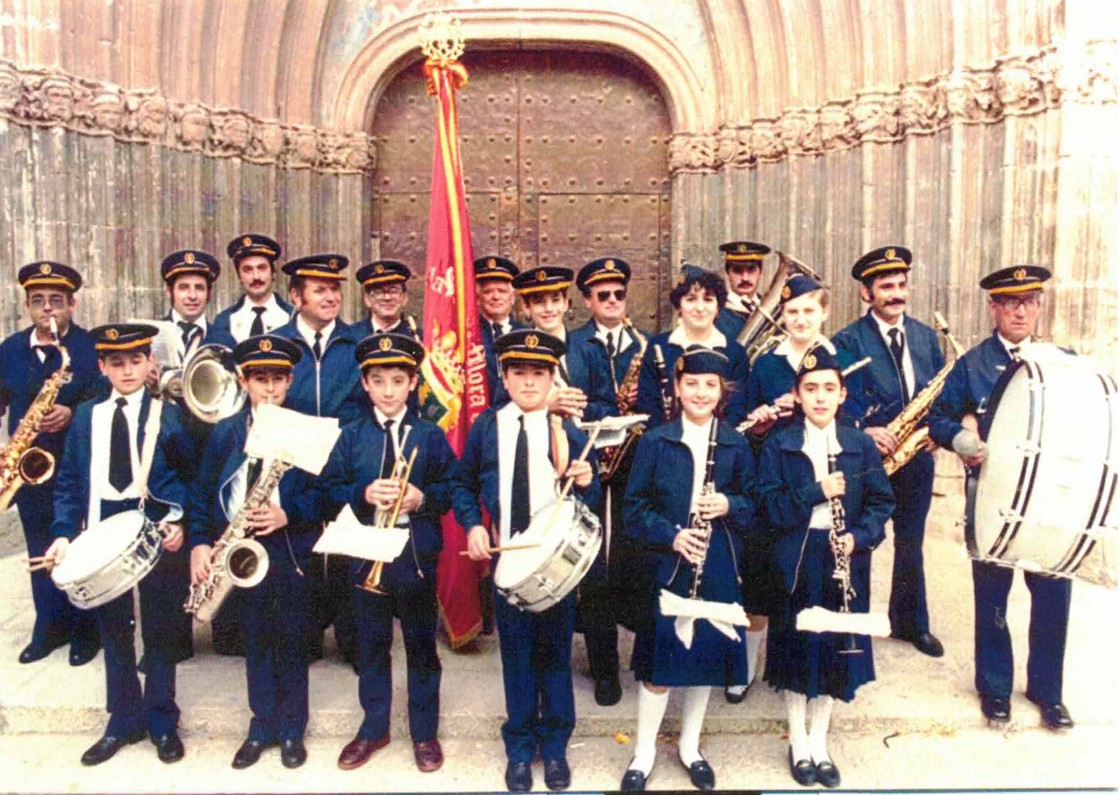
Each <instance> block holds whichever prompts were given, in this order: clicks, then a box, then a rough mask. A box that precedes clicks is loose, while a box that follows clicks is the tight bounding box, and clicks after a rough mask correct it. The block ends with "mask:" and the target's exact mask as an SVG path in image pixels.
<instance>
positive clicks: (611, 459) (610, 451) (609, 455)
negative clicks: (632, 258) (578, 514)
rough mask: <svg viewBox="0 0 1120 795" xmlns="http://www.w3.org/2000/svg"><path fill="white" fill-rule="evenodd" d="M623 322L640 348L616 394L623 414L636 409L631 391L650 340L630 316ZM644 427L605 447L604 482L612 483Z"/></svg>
mask: <svg viewBox="0 0 1120 795" xmlns="http://www.w3.org/2000/svg"><path fill="white" fill-rule="evenodd" d="M622 324H623V325H624V326H625V327H626V330H627V331H628V332H630V336H631V337H633V338H634V341H635V342H637V343H638V350H637V351H636V352H635V353H634V358H632V359H631V360H630V366H629V367H628V368H627V369H626V375H625V376H623V378H622V382H621V383H620V384H619V385H618V392H617V393H616V394H615V403H616V404H617V405H618V412H619V414H621V415H626V414H630V413H631V412H633V410H634V406H633V404H632V403H631V402H630V393H631V392H633V391H634V387H635V386H637V384H638V376H639V375H640V374H641V372H642V360H643V359H644V358H645V353H646V347H647V346H648V344H649V341H648V340H647V339H646V337H645V335H644V334H642V333H641V332H640V331H638V330H637V329H636V328H634V324H633V323H631V322H630V318H625V319H624V320H623V321H622ZM642 430H643V429H642V428H630V429H629V430H627V432H626V437H625V438H624V439H623V440H622V442H621V443H620V444H618V445H616V446H615V447H606V448H604V449H603V451H602V453H601V455H600V460H601V461H602V473H601V474H600V478H601V479H602V481H603V482H604V483H610V482H611V481H612V480H614V478H615V476H616V475H617V474H618V469H619V467H620V466H621V465H622V462H623V461H624V460H625V459H626V456H627V454H628V453H629V452H630V450H631V449H633V447H634V443H635V442H637V441H638V437H639V436H641V435H642Z"/></svg>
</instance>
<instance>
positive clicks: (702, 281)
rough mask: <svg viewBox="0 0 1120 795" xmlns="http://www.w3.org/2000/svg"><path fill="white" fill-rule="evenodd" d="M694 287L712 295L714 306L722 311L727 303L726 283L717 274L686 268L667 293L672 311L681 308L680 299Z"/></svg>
mask: <svg viewBox="0 0 1120 795" xmlns="http://www.w3.org/2000/svg"><path fill="white" fill-rule="evenodd" d="M695 285H699V286H700V289H701V290H703V291H704V292H706V293H711V294H712V295H714V296H715V297H716V304H717V305H718V306H719V308H720V309H723V306H724V304H726V303H727V282H725V281H724V280H723V277H722V276H720V275H719V274H718V273H716V272H714V271H708V270H701V269H699V268H687V269H686V270H684V271H683V272H682V278H681V279H680V281H678V282H677V284H676V286H675V287H673V290H672V292H670V293H669V302H670V303H672V305H673V309H680V308H681V299H682V298H684V297H685V296H686V295H688V294H689V293H690V292H691V291H692V288H693V286H695Z"/></svg>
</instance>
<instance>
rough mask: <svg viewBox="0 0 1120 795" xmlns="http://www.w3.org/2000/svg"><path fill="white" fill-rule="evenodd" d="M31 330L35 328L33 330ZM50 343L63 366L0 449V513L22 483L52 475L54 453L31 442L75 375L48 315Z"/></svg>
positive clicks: (41, 481)
mask: <svg viewBox="0 0 1120 795" xmlns="http://www.w3.org/2000/svg"><path fill="white" fill-rule="evenodd" d="M32 333H34V331H33V332H32ZM51 342H52V343H53V344H54V346H55V347H57V348H58V352H59V354H60V355H61V356H62V366H61V367H59V368H58V369H57V370H56V371H55V372H53V373H51V375H50V377H49V378H47V380H46V381H44V382H43V386H42V387H41V388H40V389H39V394H38V395H36V396H35V400H34V401H33V402H32V403H31V405H30V406H29V407H28V409H27V413H26V414H24V415H23V419H22V420H20V422H19V427H18V428H16V432H15V433H14V434H12V438H11V439H9V440H8V443H7V444H6V445H4V447H3V448H0V513H2V512H3V511H5V510H6V509H7V507H8V506H9V505H11V504H12V500H13V499H14V498H15V496H16V492H17V491H18V490H19V487H20V486H22V485H24V484H25V483H26V484H27V485H29V486H37V485H38V484H40V483H44V482H46V481H48V480H50V477H51V475H53V474H54V464H55V461H54V455H52V454H51V453H49V452H47V451H46V450H44V449H43V448H41V447H32V446H31V443H32V442H34V441H35V437H36V436H38V435H39V427H40V426H41V425H42V424H43V419H44V418H45V417H46V416H47V415H48V414H50V413H51V409H53V408H54V404H55V401H57V400H58V393H59V391H61V389H62V387H63V385H64V384H68V383H69V382H70V380H71V379H72V378H73V377H74V374H73V373H71V372H70V351H68V350H66V347H65V346H64V345H63V344H62V343H61V342H59V339H58V324H57V323H56V322H55V319H54V318H53V317H52V318H51Z"/></svg>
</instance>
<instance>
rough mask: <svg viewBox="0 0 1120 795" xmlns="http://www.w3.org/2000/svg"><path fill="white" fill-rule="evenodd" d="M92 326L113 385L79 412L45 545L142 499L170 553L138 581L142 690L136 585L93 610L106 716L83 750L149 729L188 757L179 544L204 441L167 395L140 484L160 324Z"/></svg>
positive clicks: (184, 581)
mask: <svg viewBox="0 0 1120 795" xmlns="http://www.w3.org/2000/svg"><path fill="white" fill-rule="evenodd" d="M90 333H91V334H92V335H93V337H94V340H95V347H96V349H97V355H98V367H99V368H100V370H101V372H102V374H103V375H105V376H106V378H108V380H109V383H110V384H111V386H112V390H111V392H110V394H109V396H108V397H107V398H105V399H96V398H95V399H93V400H89V401H87V402H85V403H83V404H82V405H80V406H79V407H78V409H77V411H75V412H74V421H73V422H72V423H71V425H70V432H69V434H68V436H67V438H66V442H67V444H66V450H65V452H64V453H63V456H62V462H61V464H60V466H59V469H58V481H57V484H56V487H55V499H54V523H53V524H52V525H51V533H52V534H53V535H54V537H55V541H54V542H53V543H52V544H51V546H50V548H49V549H48V550H47V552H46V555H47V557H48V558H50V559H52V560H53V561H54V562H55V563H58V562H61V560H62V558H63V557H64V556H65V555H66V552H67V549H68V547H69V542H70V539H72V538H74V537H76V536H77V535H78V534H79V533H81V532H82V531H83V530H84V529H86V528H88V527H91V526H93V525H95V524H97V523H98V522H100V521H103V520H105V519H108V518H110V517H111V516H114V515H116V514H119V513H122V512H124V511H129V510H136V509H137V508H138V507H139V506H140V505H141V501H142V499H143V506H144V512H145V513H146V514H147V516H148V518H149V519H151V520H152V521H158V522H159V523H160V524H161V525H162V526H163V527H162V529H163V531H164V540H163V549H164V554H163V555H162V557H161V558H160V560H159V562H158V563H157V564H156V566H155V568H153V569H152V570H151V571H150V572H149V573H148V575H147V576H145V577H144V579H142V580H140V583H139V592H140V619H141V620H140V623H141V634H142V636H143V641H144V673H145V676H144V686H143V690H141V687H140V679H139V677H138V676H137V665H136V648H135V642H136V641H135V632H136V631H135V622H134V621H133V602H132V591H131V590H129V591H128V592H126V593H124V594H122V595H121V596H118V597H117V598H116V599H114V600H112V601H111V602H108V603H107V604H104V605H102V606H101V607H97V608H94V610H93V613H94V616H95V619H96V621H97V629H98V632H99V633H100V636H101V645H102V647H103V648H104V649H105V679H106V690H107V705H108V711H109V723H108V725H107V726H106V727H105V734H104V735H103V736H102V737H101V739H99V740H98V741H97V742H96V743H94V744H93V745H92V746H91V747H90V748H89V749H88V750H87V751H86V752H85V753H84V754H83V755H82V764H84V765H97V764H100V763H102V762H104V761H106V760H108V759H110V758H111V757H112V756H113V755H115V754H116V753H117V751H119V750H120V749H121V748H122V747H123V746H125V745H127V744H132V743H137V742H140V741H141V740H143V739H144V737H145V736H150V737H151V739H152V742H153V743H154V744H155V746H156V751H157V754H158V756H159V758H160V760H161V761H163V762H175V761H178V760H179V759H182V758H183V743H182V741H181V740H180V739H179V734H178V723H179V707H178V705H177V704H176V703H175V666H176V664H177V663H179V662H182V661H183V660H185V659H188V658H189V657H190V656H191V620H190V617H189V616H188V615H187V614H186V613H185V612H183V602H184V601H185V599H186V596H187V588H188V578H189V562H188V560H187V554H186V551H185V550H183V549H182V547H183V528H182V524H181V521H182V516H183V506H184V505H185V504H186V502H187V480H186V472H188V471H189V469H190V468H191V467H192V466H193V465H194V462H195V461H196V459H197V452H198V451H197V448H196V447H195V444H194V440H193V438H192V437H191V434H190V433H189V432H188V431H187V430H186V428H185V427H184V425H183V422H182V420H181V417H180V415H179V410H178V407H176V406H175V404H173V403H165V404H163V405H161V406H160V407H159V410H160V414H159V426H158V436H157V437H156V441H155V443H154V445H152V448H153V454H152V460H151V464H150V470H149V473H148V478H147V482H146V484H141V482H140V477H141V473H142V468H143V467H144V465H145V462H144V461H143V458H144V453H145V451H144V441H145V438H146V437H147V425H148V418H149V416H151V412H152V411H153V407H155V406H157V405H158V404H157V403H156V402H155V401H153V399H152V397H151V396H150V395H149V394H148V391H147V390H146V389H144V382H145V379H146V378H147V376H148V373H149V372H150V371H151V369H152V368H154V367H155V361H154V360H153V358H152V349H151V345H152V339H153V338H154V337H155V336H156V334H157V333H158V330H157V329H156V328H155V327H154V326H149V325H146V324H142V323H112V324H109V325H105V326H100V327H98V328H95V329H93V331H91V332H90Z"/></svg>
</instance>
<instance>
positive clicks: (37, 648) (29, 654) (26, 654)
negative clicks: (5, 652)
mask: <svg viewBox="0 0 1120 795" xmlns="http://www.w3.org/2000/svg"><path fill="white" fill-rule="evenodd" d="M65 645H66V639H65V638H63V639H61V640H57V641H51V640H47V641H44V642H43V643H35V642H34V641H32V642H31V643H28V644H27V645H26V646H25V647H24V648H23V651H21V652H20V653H19V661H20V663H22V664H23V665H27V664H28V663H33V662H39V660H41V659H43V658H44V657H46V656H47V655H49V654H50V653H51V652H52V651H54V650H55V649H57V648H59V647H60V646H65Z"/></svg>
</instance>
